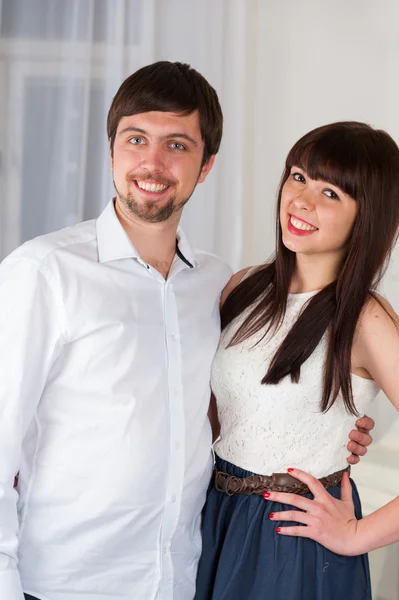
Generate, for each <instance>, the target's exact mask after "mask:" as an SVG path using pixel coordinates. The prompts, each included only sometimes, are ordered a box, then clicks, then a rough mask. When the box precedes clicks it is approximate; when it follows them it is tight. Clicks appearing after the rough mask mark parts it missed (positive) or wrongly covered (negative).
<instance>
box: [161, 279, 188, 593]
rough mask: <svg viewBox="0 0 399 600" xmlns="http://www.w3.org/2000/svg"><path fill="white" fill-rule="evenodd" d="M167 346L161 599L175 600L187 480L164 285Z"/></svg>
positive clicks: (173, 314) (172, 314) (173, 319)
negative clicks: (176, 544) (177, 539)
mask: <svg viewBox="0 0 399 600" xmlns="http://www.w3.org/2000/svg"><path fill="white" fill-rule="evenodd" d="M164 323H165V344H166V354H167V361H168V368H167V377H168V382H167V383H168V408H169V411H168V412H169V465H168V476H167V490H166V498H165V510H164V520H163V525H162V532H161V553H162V557H161V562H162V580H161V598H162V600H167V599H172V598H173V576H174V574H173V562H172V556H171V549H172V538H173V535H174V534H175V531H176V527H177V524H178V520H179V515H180V506H181V497H182V490H183V478H184V442H185V431H184V403H183V383H182V364H181V354H182V353H181V340H180V329H179V319H178V307H177V300H176V295H175V290H174V285H173V283H170V282H169V281H165V282H164Z"/></svg>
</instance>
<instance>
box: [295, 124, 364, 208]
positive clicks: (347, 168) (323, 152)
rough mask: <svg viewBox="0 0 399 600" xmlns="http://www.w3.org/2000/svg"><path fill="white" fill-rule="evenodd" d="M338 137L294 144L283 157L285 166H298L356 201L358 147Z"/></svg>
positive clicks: (312, 177)
mask: <svg viewBox="0 0 399 600" xmlns="http://www.w3.org/2000/svg"><path fill="white" fill-rule="evenodd" d="M342 138H343V139H342V140H339V139H337V136H334V139H332V140H328V139H326V137H323V138H322V139H319V140H315V141H314V142H313V143H310V144H309V143H307V144H304V145H302V144H300V143H297V144H295V146H294V148H293V149H292V150H291V152H290V154H289V155H288V157H287V168H289V169H290V168H291V167H293V166H297V167H300V168H301V169H302V170H303V171H306V173H307V175H308V176H309V177H310V178H311V179H319V180H322V181H326V182H328V183H330V184H331V185H334V186H336V187H338V188H340V189H341V190H342V191H343V192H344V193H345V194H348V195H349V196H351V197H352V198H354V199H355V200H356V199H357V197H358V195H359V190H361V189H362V176H361V175H362V174H361V173H360V168H359V165H360V164H361V162H362V161H361V160H359V156H358V151H357V150H358V149H357V148H353V146H352V147H351V144H350V142H349V143H348V139H347V138H346V136H342ZM345 138H346V139H345ZM300 141H301V140H300Z"/></svg>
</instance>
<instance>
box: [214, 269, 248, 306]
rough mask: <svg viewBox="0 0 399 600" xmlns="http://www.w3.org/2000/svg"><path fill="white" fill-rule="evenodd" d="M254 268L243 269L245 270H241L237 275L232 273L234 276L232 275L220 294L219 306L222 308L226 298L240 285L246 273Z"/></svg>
mask: <svg viewBox="0 0 399 600" xmlns="http://www.w3.org/2000/svg"><path fill="white" fill-rule="evenodd" d="M254 268H255V267H245V269H241V271H238V272H237V273H234V275H232V277H231V278H230V280H229V281H228V282H227V284H226V286H225V288H224V290H223V292H222V295H221V298H220V306H223V304H224V303H225V301H226V298H227V297H228V296H229V295H230V294H231V292H232V291H233V290H234V288H236V287H237V286H238V284H239V283H241V281H242V280H243V279H244V277H245V275H246V274H247V273H248V271H251V270H252V269H254Z"/></svg>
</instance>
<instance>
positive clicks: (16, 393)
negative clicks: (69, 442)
mask: <svg viewBox="0 0 399 600" xmlns="http://www.w3.org/2000/svg"><path fill="white" fill-rule="evenodd" d="M50 283H51V280H50V277H49V275H48V274H47V276H46V275H45V274H43V272H42V271H41V270H40V268H39V265H37V264H35V263H34V262H31V261H29V260H18V261H10V260H9V259H8V260H6V261H5V262H3V263H2V264H1V265H0V590H1V594H0V595H1V597H3V596H4V598H7V600H23V593H22V587H21V582H20V577H19V573H18V568H17V563H18V559H17V551H18V516H17V499H18V494H17V492H16V490H14V488H13V485H14V477H15V475H16V473H17V472H18V470H19V464H20V457H21V446H22V440H23V438H24V435H25V433H26V431H27V429H28V427H29V424H30V423H31V422H32V420H33V418H34V416H35V413H36V410H37V407H38V404H39V401H40V397H41V395H42V392H43V389H44V386H45V384H46V379H47V375H48V372H49V370H50V368H51V365H52V363H53V362H54V360H55V359H56V357H57V355H58V354H59V352H60V349H61V347H62V344H63V339H64V338H63V328H62V323H63V322H64V315H63V313H62V304H61V301H60V297H59V293H58V294H57V293H56V290H55V286H54V284H53V285H50Z"/></svg>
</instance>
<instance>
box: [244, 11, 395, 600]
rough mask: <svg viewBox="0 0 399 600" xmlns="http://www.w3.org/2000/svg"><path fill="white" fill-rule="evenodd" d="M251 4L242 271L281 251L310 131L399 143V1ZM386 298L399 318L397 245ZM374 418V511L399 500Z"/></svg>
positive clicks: (376, 564) (389, 432) (381, 587)
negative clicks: (286, 192)
mask: <svg viewBox="0 0 399 600" xmlns="http://www.w3.org/2000/svg"><path fill="white" fill-rule="evenodd" d="M247 6H248V48H247V51H248V53H247V68H248V85H247V89H246V102H247V107H246V128H247V132H248V134H247V136H246V140H247V144H246V165H245V181H244V189H245V210H244V213H245V219H244V253H243V258H242V264H243V266H244V265H248V264H254V263H260V262H263V261H264V260H266V258H267V257H268V256H269V255H270V254H271V253H272V252H273V248H274V239H275V236H274V229H275V217H274V207H275V197H276V189H277V186H278V183H279V179H280V176H281V174H282V170H283V164H284V160H285V157H286V155H287V153H288V151H289V149H290V148H291V146H292V145H293V143H294V142H295V141H296V140H297V139H299V137H301V136H302V135H303V134H304V133H306V132H307V131H309V130H311V129H313V128H314V127H317V126H319V125H323V124H326V123H329V122H333V121H338V120H358V121H366V122H368V123H370V124H371V125H373V126H375V127H378V128H382V129H386V130H387V131H388V132H389V133H390V134H391V135H392V137H393V138H394V139H395V140H396V142H398V143H399V2H398V0H379V1H377V0H350V1H348V0H335V1H334V2H329V1H327V0H322V1H320V0H318V1H317V0H302V1H298V0H281V1H280V2H275V1H274V0H248V2H247ZM383 291H384V293H385V294H386V295H387V297H388V298H389V300H390V301H391V303H392V304H393V305H394V307H395V308H396V311H397V312H399V248H398V247H397V248H396V251H395V253H394V261H393V262H392V264H391V267H390V270H389V274H388V277H387V278H386V280H385V282H384V286H383ZM381 396H382V395H381ZM372 414H373V416H374V418H375V419H376V420H377V426H376V434H375V438H376V440H377V441H376V443H375V444H374V447H373V449H372V451H371V452H370V456H369V457H368V459H367V458H365V459H363V461H362V465H361V467H360V468H359V469H358V471H356V470H355V478H356V477H358V481H359V489H360V492H361V493H362V492H363V502H364V506H365V508H366V510H373V509H375V508H377V507H378V506H379V504H380V503H381V501H385V500H386V499H388V498H390V497H393V496H394V495H396V494H398V493H399V485H398V483H397V482H399V420H398V418H397V413H396V411H395V410H394V409H393V407H392V406H391V405H390V404H389V403H388V401H387V400H386V399H385V398H384V397H381V398H380V397H379V398H378V400H377V402H376V406H375V409H374V411H373V413H372ZM387 465H388V467H387V469H386V470H385V471H384V467H385V466H387ZM370 469H371V471H370ZM357 473H358V475H357ZM368 473H369V475H368ZM371 473H372V476H371ZM374 473H375V474H376V477H375V478H374ZM389 557H390V559H391V564H393V563H396V565H397V564H398V562H399V549H398V547H397V546H396V547H395V546H393V547H391V548H390V549H388V550H385V551H384V552H380V553H376V554H375V555H374V554H373V556H372V564H373V581H374V588H375V589H374V593H375V597H376V598H383V599H384V600H394V599H395V600H397V598H398V597H399V582H398V580H397V578H396V575H395V577H394V575H393V573H392V572H391V574H389V572H390V569H386V568H384V564H385V565H386V564H387V563H386V561H387V560H388V558H389ZM387 572H388V576H387ZM383 575H384V576H385V581H384V582H383V581H382V578H383Z"/></svg>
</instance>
